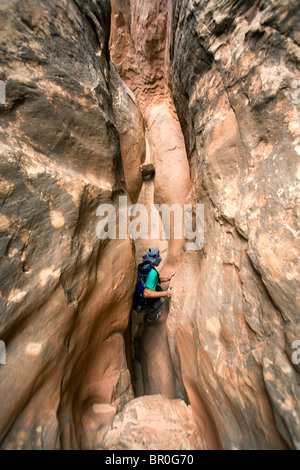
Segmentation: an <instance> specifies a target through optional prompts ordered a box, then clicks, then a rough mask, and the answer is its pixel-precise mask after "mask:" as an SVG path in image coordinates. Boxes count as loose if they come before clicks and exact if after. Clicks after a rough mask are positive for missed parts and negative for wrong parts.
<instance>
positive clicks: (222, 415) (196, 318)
mask: <svg viewBox="0 0 300 470" xmlns="http://www.w3.org/2000/svg"><path fill="white" fill-rule="evenodd" d="M201 3H202V2H196V1H183V2H179V1H178V2H175V7H174V10H173V32H174V35H173V44H172V59H173V74H172V87H173V91H174V97H175V102H176V106H177V110H178V114H179V117H180V119H181V123H182V128H183V131H184V135H185V141H186V144H187V149H188V155H189V161H190V167H191V175H192V186H193V191H194V198H195V201H198V202H200V201H201V202H204V204H205V211H206V219H205V220H206V232H205V246H204V250H203V253H202V255H201V256H200V257H199V259H196V258H197V257H194V256H193V255H189V256H188V257H187V259H186V260H185V262H184V265H183V272H181V273H180V276H178V278H177V279H176V281H175V282H176V284H175V286H174V291H176V292H178V291H179V286H180V288H181V289H182V286H185V287H183V289H184V290H185V296H184V297H183V296H180V294H176V297H175V298H174V303H173V307H172V309H173V310H172V312H173V313H172V315H170V317H169V319H170V322H169V335H170V336H169V337H170V343H172V351H173V356H174V358H176V359H177V358H178V353H179V357H180V363H178V366H177V367H178V368H179V370H180V371H181V374H182V377H183V381H184V383H185V386H186V389H187V392H188V395H189V397H190V400H191V403H192V404H193V402H194V409H195V406H197V403H198V402H200V403H201V401H202V402H204V404H205V406H206V408H207V410H209V414H210V415H212V416H213V420H214V422H215V424H216V427H217V429H218V433H219V436H220V439H221V442H222V445H223V446H224V447H225V448H273V447H275V448H281V447H283V448H284V447H285V446H286V445H287V446H289V447H294V446H295V447H299V431H300V427H299V425H300V422H299V416H300V408H299V399H300V396H299V365H296V364H292V363H291V355H292V353H291V345H292V343H293V341H294V340H295V339H296V338H298V337H299V297H298V295H299V265H298V260H299V238H298V230H299V226H298V219H297V217H298V216H297V210H298V209H297V197H298V196H299V191H298V190H297V187H298V189H299V179H298V178H299V165H298V164H299V158H298V156H299V147H298V144H299V104H298V105H297V104H295V103H294V102H293V100H292V96H291V95H292V93H293V83H294V81H295V80H296V79H299V72H298V70H299V58H300V56H299V52H300V50H299V30H297V24H298V25H299V23H297V21H298V20H297V18H298V14H299V11H298V2H277V1H270V2H255V4H253V2H230V1H229V2H226V3H224V4H223V5H222V6H221V7H220V8H216V4H215V2H207V3H206V5H205V8H202V5H201ZM187 49H188V50H189V53H186V51H187ZM193 265H194V268H193ZM195 272H198V273H199V275H198V276H197V278H195ZM193 279H194V281H193ZM176 286H178V289H176ZM187 345H189V346H187ZM176 359H175V360H176ZM196 364H197V366H196ZM195 369H196V370H197V373H196V374H195ZM178 375H180V373H179V372H178ZM216 403H218V406H217V408H216V406H215V404H216ZM192 406H193V405H192ZM229 429H230V431H229Z"/></svg>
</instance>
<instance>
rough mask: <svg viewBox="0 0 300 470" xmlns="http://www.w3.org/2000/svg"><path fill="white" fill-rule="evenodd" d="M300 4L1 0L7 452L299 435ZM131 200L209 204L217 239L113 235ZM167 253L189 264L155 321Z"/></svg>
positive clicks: (280, 443) (294, 443)
mask: <svg viewBox="0 0 300 470" xmlns="http://www.w3.org/2000/svg"><path fill="white" fill-rule="evenodd" d="M297 15H299V13H298V5H297V2H296V0H294V1H289V2H286V1H279V0H268V1H255V2H244V1H231V0H228V1H222V2H215V1H208V2H202V1H196V0H180V1H179V0H155V1H153V2H146V0H112V1H111V2H110V1H109V0H89V1H81V0H74V1H69V0H56V1H55V2H52V1H51V2H50V1H49V0H42V1H37V0H30V1H28V2H23V1H21V0H17V1H12V0H5V1H4V2H2V3H1V7H0V25H1V31H2V34H1V47H0V61H1V70H0V80H2V81H4V83H5V84H6V91H7V93H6V95H7V96H6V104H5V105H0V126H1V127H0V132H1V139H0V142H1V143H0V148H1V152H0V159H1V161H0V182H1V184H0V194H1V209H0V231H1V233H0V235H1V238H0V255H1V270H0V291H1V292H0V308H1V310H0V339H1V340H3V341H5V343H6V347H7V355H6V364H5V365H0V402H1V407H0V418H1V419H0V442H1V448H2V449H12V448H18V449H54V448H57V449H58V448H62V449H71V448H72V449H78V448H84V449H87V448H89V449H92V448H96V449H108V448H114V449H145V448H148V449H159V448H160V445H161V446H164V448H166V449H168V448H174V449H206V448H209V449H216V448H225V449H232V448H233V449H246V448H247V449H272V448H278V449H285V448H299V445H300V444H299V439H300V438H299V435H300V421H299V416H300V409H299V402H300V400H299V399H300V397H299V365H297V364H293V363H292V361H291V356H292V353H293V348H292V344H293V341H294V340H297V339H300V327H299V294H298V292H299V287H298V286H299V268H298V265H297V263H298V259H299V251H298V250H299V248H298V245H299V243H298V230H299V228H298V225H297V223H298V219H297V217H298V214H297V210H298V206H297V195H298V193H297V184H299V181H298V180H297V176H298V177H299V169H298V168H299V167H298V166H297V158H298V156H299V104H298V103H297V99H296V100H295V99H293V98H292V94H293V93H294V95H293V96H294V97H295V84H297V80H299V79H300V77H299V60H300V55H299V41H300V39H299V37H300V36H299V29H297ZM143 162H147V163H150V162H151V163H152V164H154V165H155V175H154V177H153V178H152V179H151V180H149V181H142V176H141V172H140V165H141V163H143ZM298 188H299V186H298ZM124 195H126V196H127V197H128V204H131V203H143V204H145V205H146V206H147V207H148V209H150V207H151V204H152V203H158V204H163V203H166V204H169V205H172V204H173V203H178V204H180V205H181V206H183V204H184V203H191V202H192V203H194V204H197V203H202V204H204V207H205V242H204V246H203V249H202V250H199V251H186V250H185V243H184V240H175V239H174V238H173V237H172V238H171V240H170V241H169V242H168V241H167V240H162V239H161V238H159V239H151V238H147V239H139V240H136V241H134V242H133V241H130V240H129V239H127V240H119V239H116V240H99V238H98V237H97V234H96V227H97V223H98V220H99V219H98V217H97V207H98V206H99V205H100V204H103V203H108V204H113V205H114V206H115V208H116V213H117V211H118V197H119V196H124ZM117 215H118V214H117ZM117 222H118V217H117ZM150 246H158V247H159V248H160V249H161V252H162V255H163V266H162V269H161V273H162V274H163V275H168V274H169V273H170V272H171V271H172V270H174V269H176V271H177V273H176V276H175V278H173V280H172V286H173V292H174V294H173V298H172V300H171V301H170V302H166V307H165V309H164V311H163V315H162V317H161V319H160V320H159V322H157V323H156V324H153V325H151V326H149V327H148V328H145V327H144V324H143V323H142V321H141V317H140V316H138V315H137V314H136V313H135V312H134V311H131V304H132V294H133V291H134V287H135V276H136V263H137V262H138V260H139V259H140V257H141V255H142V254H143V253H144V251H146V250H147V249H148V248H149V247H150ZM132 336H134V338H132ZM133 339H134V345H133V346H132V345H131V342H132V340H133ZM144 395H147V396H144ZM149 395H152V396H149ZM153 410H154V411H155V412H154V411H153ZM149 413H151V420H149V419H148V417H149ZM158 422H159V425H160V430H161V434H159V435H158V434H157V423H158ZM170 429H171V432H170Z"/></svg>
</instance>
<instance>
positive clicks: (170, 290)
mask: <svg viewBox="0 0 300 470" xmlns="http://www.w3.org/2000/svg"><path fill="white" fill-rule="evenodd" d="M165 292H166V297H169V299H170V298H171V297H172V287H169V289H168V290H167V291H165Z"/></svg>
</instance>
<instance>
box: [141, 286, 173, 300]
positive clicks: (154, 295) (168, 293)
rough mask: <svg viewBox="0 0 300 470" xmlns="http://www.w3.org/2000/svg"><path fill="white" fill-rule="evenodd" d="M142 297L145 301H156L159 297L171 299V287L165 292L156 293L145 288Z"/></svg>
mask: <svg viewBox="0 0 300 470" xmlns="http://www.w3.org/2000/svg"><path fill="white" fill-rule="evenodd" d="M143 297H144V298H145V299H158V298H159V297H169V298H170V297H172V287H170V288H169V289H168V290H165V291H159V292H158V291H156V290H152V289H147V287H145V289H144V292H143Z"/></svg>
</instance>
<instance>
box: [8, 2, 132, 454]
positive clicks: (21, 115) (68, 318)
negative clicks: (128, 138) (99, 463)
mask: <svg viewBox="0 0 300 470" xmlns="http://www.w3.org/2000/svg"><path fill="white" fill-rule="evenodd" d="M0 14H1V30H2V31H3V32H2V33H1V52H0V54H1V62H2V68H1V79H3V81H4V82H5V83H6V90H7V101H6V105H5V106H1V109H0V113H1V114H0V117H1V169H0V173H1V196H2V204H1V215H0V217H1V219H0V220H1V257H2V258H1V299H0V303H1V318H0V319H1V333H0V334H1V339H2V340H3V341H5V343H6V346H7V363H6V365H5V366H1V369H0V374H1V379H0V380H1V387H0V396H1V398H0V401H1V407H0V415H1V419H0V421H1V430H0V436H1V438H0V439H1V441H2V447H3V448H21V449H22V448H57V447H62V448H77V447H81V446H82V445H85V446H88V443H86V436H87V431H88V429H89V425H90V422H92V421H93V417H95V416H96V417H97V416H99V413H97V412H96V413H93V412H92V410H93V407H94V405H101V404H113V406H115V407H122V404H124V403H126V402H127V400H128V399H130V398H132V397H133V393H132V389H131V385H130V374H129V371H128V368H127V362H126V356H125V345H124V338H123V334H124V332H125V330H126V329H127V325H128V318H129V313H130V306H131V297H132V292H133V289H134V279H135V264H134V258H133V255H132V249H131V244H130V241H129V240H124V241H118V240H112V241H110V242H109V243H108V242H107V241H101V242H100V240H99V239H98V238H97V236H96V225H97V222H98V220H99V219H98V218H97V217H96V209H97V206H98V205H99V204H100V203H103V202H109V203H110V202H112V201H113V200H114V199H115V197H116V196H117V194H118V193H119V194H122V191H123V189H122V188H124V185H123V183H122V180H123V171H122V163H121V154H120V146H119V134H118V130H117V127H116V124H115V119H114V114H113V108H112V97H111V90H110V83H109V68H108V62H107V60H108V56H107V42H108V37H109V21H110V4H109V2H107V1H99V2H68V1H56V2H50V1H48V2H47V1H43V2H40V1H31V2H25V3H24V2H22V1H19V2H4V3H3V2H2V3H1V10H0ZM74 38H75V39H74ZM132 114H133V113H132ZM132 120H134V119H133V118H132ZM137 167H138V169H139V163H137ZM91 415H92V416H91Z"/></svg>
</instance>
